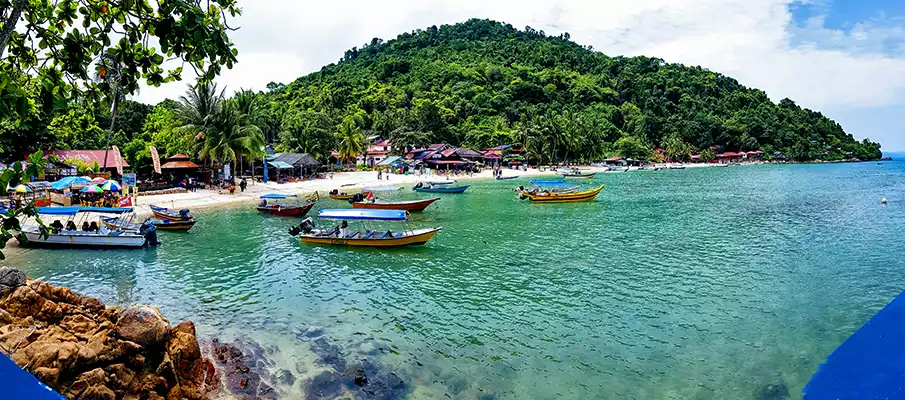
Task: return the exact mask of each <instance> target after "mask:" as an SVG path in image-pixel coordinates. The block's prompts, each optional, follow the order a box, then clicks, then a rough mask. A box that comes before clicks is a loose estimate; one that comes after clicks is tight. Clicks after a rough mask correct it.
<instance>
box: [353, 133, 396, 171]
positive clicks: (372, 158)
mask: <svg viewBox="0 0 905 400" xmlns="http://www.w3.org/2000/svg"><path fill="white" fill-rule="evenodd" d="M391 151H393V145H392V144H391V143H390V141H389V140H386V139H377V141H375V142H374V143H371V144H370V145H369V146H368V151H367V152H366V153H365V154H364V155H359V156H358V159H357V161H358V164H364V165H367V166H368V167H373V166H375V165H377V164H380V163H381V162H383V160H385V159H386V158H387V156H388V155H389V154H390V152H391Z"/></svg>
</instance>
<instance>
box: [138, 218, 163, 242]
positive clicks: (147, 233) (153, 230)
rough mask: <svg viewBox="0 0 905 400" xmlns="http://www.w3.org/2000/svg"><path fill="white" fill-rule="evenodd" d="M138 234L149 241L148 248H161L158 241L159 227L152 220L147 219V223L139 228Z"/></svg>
mask: <svg viewBox="0 0 905 400" xmlns="http://www.w3.org/2000/svg"><path fill="white" fill-rule="evenodd" d="M138 233H139V234H141V235H142V236H144V237H145V239H147V241H148V246H160V241H159V240H157V227H156V226H154V224H152V223H151V218H147V219H145V222H144V223H142V224H141V227H140V228H138Z"/></svg>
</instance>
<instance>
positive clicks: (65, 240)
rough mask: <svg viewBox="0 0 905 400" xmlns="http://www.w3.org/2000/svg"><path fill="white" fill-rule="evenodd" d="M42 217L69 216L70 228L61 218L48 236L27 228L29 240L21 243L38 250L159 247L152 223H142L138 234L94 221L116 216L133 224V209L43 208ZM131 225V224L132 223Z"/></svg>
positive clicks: (31, 227)
mask: <svg viewBox="0 0 905 400" xmlns="http://www.w3.org/2000/svg"><path fill="white" fill-rule="evenodd" d="M37 213H38V214H39V215H43V216H45V219H46V216H56V217H69V220H68V221H67V223H66V225H65V226H64V225H63V223H62V222H61V221H60V220H59V219H57V220H55V221H54V222H53V223H51V224H50V225H49V226H48V231H47V232H46V233H47V234H46V236H44V233H43V232H41V228H40V226H38V225H36V224H35V225H28V224H26V225H23V226H22V230H21V232H22V234H24V235H25V238H26V239H27V240H26V241H20V242H19V244H20V245H23V246H36V247H83V248H95V249H109V248H141V247H145V246H148V245H156V244H158V243H157V233H156V229H155V228H154V226H153V225H151V224H140V225H139V227H138V229H137V230H135V231H128V230H124V229H110V228H108V227H107V226H106V224H105V223H104V222H103V221H102V222H101V225H105V226H98V223H97V221H94V220H92V221H90V224H89V220H91V219H92V218H91V216H93V215H95V214H115V215H118V216H119V219H121V220H124V221H126V222H130V221H129V220H128V219H127V217H126V216H127V215H132V213H133V210H132V208H127V207H124V208H105V207H39V208H38V209H37ZM78 216H83V218H81V221H80V222H82V225H81V226H82V229H78V226H79V225H78V224H76V222H75V219H76V217H78ZM130 223H131V222H130Z"/></svg>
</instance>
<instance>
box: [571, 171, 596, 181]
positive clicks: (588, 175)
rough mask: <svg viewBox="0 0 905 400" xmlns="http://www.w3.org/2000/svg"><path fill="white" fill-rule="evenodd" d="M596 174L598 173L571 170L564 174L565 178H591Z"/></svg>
mask: <svg viewBox="0 0 905 400" xmlns="http://www.w3.org/2000/svg"><path fill="white" fill-rule="evenodd" d="M596 175H597V173H596V172H587V173H582V172H570V173H565V174H562V176H563V178H570V179H591V178H593V177H594V176H596Z"/></svg>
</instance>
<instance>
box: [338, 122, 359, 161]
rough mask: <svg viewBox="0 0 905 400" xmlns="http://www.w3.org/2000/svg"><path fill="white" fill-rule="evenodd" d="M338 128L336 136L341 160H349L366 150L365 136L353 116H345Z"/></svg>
mask: <svg viewBox="0 0 905 400" xmlns="http://www.w3.org/2000/svg"><path fill="white" fill-rule="evenodd" d="M336 128H337V132H336V133H335V134H334V136H336V140H337V149H338V152H339V158H340V160H342V161H345V162H348V161H349V160H351V159H353V158H355V157H357V156H358V155H359V154H361V153H363V152H364V149H365V136H364V134H362V133H361V129H360V128H359V127H358V124H356V123H355V120H354V119H353V118H352V117H348V116H347V117H346V118H344V119H343V122H342V123H340V124H339V125H337V126H336Z"/></svg>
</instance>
